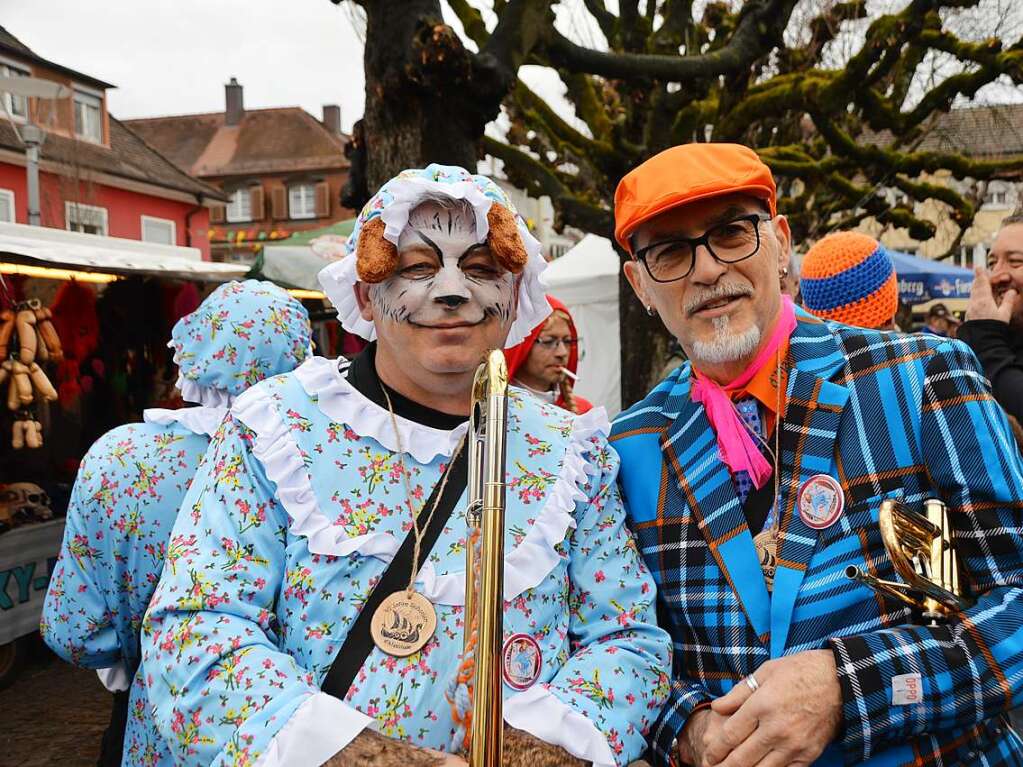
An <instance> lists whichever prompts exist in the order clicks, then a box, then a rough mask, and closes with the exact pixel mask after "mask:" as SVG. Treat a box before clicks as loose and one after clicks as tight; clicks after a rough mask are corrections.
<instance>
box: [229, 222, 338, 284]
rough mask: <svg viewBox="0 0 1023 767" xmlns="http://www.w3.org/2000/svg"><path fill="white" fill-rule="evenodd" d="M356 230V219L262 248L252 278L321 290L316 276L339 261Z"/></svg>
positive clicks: (253, 267)
mask: <svg viewBox="0 0 1023 767" xmlns="http://www.w3.org/2000/svg"><path fill="white" fill-rule="evenodd" d="M354 228H355V219H354V218H350V219H348V220H347V221H339V222H337V223H336V224H331V225H330V226H326V227H323V228H322V229H312V230H310V231H308V232H296V233H295V234H293V235H292V236H291V237H289V238H288V239H286V240H280V241H279V242H275V243H272V244H270V243H268V244H266V245H264V246H263V249H262V250H261V251H260V253H259V255H258V256H256V262H255V264H253V266H252V271H251V272H250V273H249V276H251V277H256V278H258V279H263V280H270V281H271V282H276V283H277V284H278V285H282V286H284V287H287V288H300V289H302V290H316V291H318V290H319V289H320V283H319V282H318V281H317V280H316V275H317V274H319V272H320V270H321V269H322V268H323V267H325V266H326V265H327V264H329V263H330V262H331V261H333V260H335V259H336V258H338V257H340V255H341V251H342V248H343V247H344V243H345V240H347V239H348V236H349V235H350V234H351V233H352V229H354Z"/></svg>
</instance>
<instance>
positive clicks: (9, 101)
mask: <svg viewBox="0 0 1023 767" xmlns="http://www.w3.org/2000/svg"><path fill="white" fill-rule="evenodd" d="M11 74H17V75H19V76H21V77H30V76H31V75H32V73H31V72H30V71H29V70H27V69H24V68H22V67H20V66H18V65H17V64H11V63H10V62H8V61H7V60H6V59H0V75H4V76H7V77H9V76H10V75H11ZM2 95H3V109H4V116H5V117H7V116H10V117H11V118H12V119H13V120H15V121H17V122H28V98H27V97H26V96H15V95H14V94H13V93H4V94H2ZM18 105H20V108H21V110H22V112H21V113H20V114H19V113H18V111H16V109H15V107H16V106H18Z"/></svg>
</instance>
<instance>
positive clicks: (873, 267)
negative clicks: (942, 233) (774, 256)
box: [799, 232, 899, 328]
mask: <svg viewBox="0 0 1023 767" xmlns="http://www.w3.org/2000/svg"><path fill="white" fill-rule="evenodd" d="M799 289H800V292H801V294H802V297H803V306H804V307H805V308H806V310H807V311H808V312H810V314H813V315H815V316H817V317H820V318H822V319H827V320H837V321H838V322H843V323H845V324H846V325H855V326H857V327H861V328H882V327H885V326H887V325H888V324H889V323H890V322H891V321H892V319H893V318H894V317H895V312H896V310H897V309H898V306H899V286H898V278H897V277H896V275H895V265H894V264H893V263H892V258H891V256H889V255H888V251H887V250H885V248H884V246H883V245H881V244H880V243H879V242H878V241H877V240H875V239H874V238H873V237H869V236H867V235H865V234H860V233H859V232H837V233H835V234H829V235H828V236H827V237H825V238H824V239H822V240H821V241H820V242H818V243H817V244H816V245H814V246H813V247H812V248H810V250H809V251H807V254H806V256H805V257H804V258H803V267H802V269H801V270H800V279H799Z"/></svg>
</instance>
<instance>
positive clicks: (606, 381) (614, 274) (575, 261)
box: [543, 234, 622, 418]
mask: <svg viewBox="0 0 1023 767" xmlns="http://www.w3.org/2000/svg"><path fill="white" fill-rule="evenodd" d="M619 268H620V265H619V261H618V255H617V254H616V253H615V250H614V248H613V247H612V246H611V242H610V241H609V240H607V239H605V238H603V237H598V236H596V235H594V234H588V235H586V236H585V237H583V239H582V240H580V242H579V244H578V245H576V246H575V247H574V248H572V249H571V250H569V251H568V252H567V253H566V254H565V255H563V256H562V257H561V258H559V259H557V260H555V261H554V262H552V263H551V265H550V266H549V267H548V268H547V271H545V272H544V275H543V280H544V282H546V283H547V287H548V292H549V293H550V294H551V295H553V296H554V297H555V298H558V299H560V300H561V301H562V302H564V304H565V305H566V306H567V307H568V308H569V311H571V312H572V319H573V320H575V324H576V329H577V330H578V331H579V381H578V383H577V384H576V386H575V390H576V391H577V392H579V394H581V395H582V396H583V397H585V398H586V399H588V400H590V402H592V403H593V404H594V405H603V406H604V407H605V408H607V412H608V415H609V416H611V417H612V418H613V417H614V416H615V415H617V414H618V411H620V410H621V408H622V394H621V389H622V368H621V355H620V346H619V338H618V270H619Z"/></svg>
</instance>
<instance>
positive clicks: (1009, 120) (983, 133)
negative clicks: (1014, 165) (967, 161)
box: [920, 104, 1023, 157]
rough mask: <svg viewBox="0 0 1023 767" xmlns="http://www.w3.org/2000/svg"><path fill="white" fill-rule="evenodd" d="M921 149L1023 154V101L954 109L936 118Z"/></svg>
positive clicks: (974, 154) (988, 154)
mask: <svg viewBox="0 0 1023 767" xmlns="http://www.w3.org/2000/svg"><path fill="white" fill-rule="evenodd" d="M920 148H921V149H925V150H932V151H939V152H961V153H963V154H967V155H969V156H971V157H1004V156H1008V155H1014V154H1023V104H1003V105H998V106H984V107H973V108H970V109H953V110H952V111H951V112H948V113H942V114H940V115H938V116H937V117H936V118H935V120H934V125H933V126H932V127H931V129H930V130H929V131H928V132H927V137H926V138H925V139H924V140H923V143H922V144H921V145H920Z"/></svg>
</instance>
